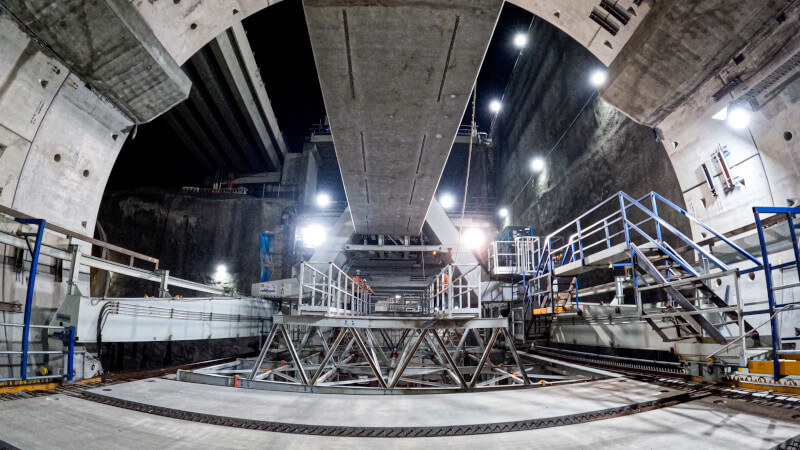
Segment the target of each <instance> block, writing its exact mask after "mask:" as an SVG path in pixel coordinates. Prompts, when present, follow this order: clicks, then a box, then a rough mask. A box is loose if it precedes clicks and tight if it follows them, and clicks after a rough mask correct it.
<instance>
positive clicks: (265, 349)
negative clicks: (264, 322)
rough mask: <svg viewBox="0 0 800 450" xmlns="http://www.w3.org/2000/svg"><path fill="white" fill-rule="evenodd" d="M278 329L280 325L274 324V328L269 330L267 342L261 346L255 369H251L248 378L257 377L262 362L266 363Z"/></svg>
mask: <svg viewBox="0 0 800 450" xmlns="http://www.w3.org/2000/svg"><path fill="white" fill-rule="evenodd" d="M277 331H278V325H272V328H271V329H270V330H269V336H268V337H267V340H266V342H264V346H263V347H261V353H259V355H258V358H257V359H256V364H255V365H254V366H253V370H252V371H250V375H249V376H248V377H247V379H248V380H252V379H254V378H255V376H256V374H257V373H258V369H260V368H261V364H263V363H264V358H265V357H266V356H267V352H269V348H270V347H271V346H272V340H273V339H275V333H276V332H277Z"/></svg>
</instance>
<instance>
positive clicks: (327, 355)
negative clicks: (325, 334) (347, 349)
mask: <svg viewBox="0 0 800 450" xmlns="http://www.w3.org/2000/svg"><path fill="white" fill-rule="evenodd" d="M346 334H347V328H342V329H341V330H340V331H339V334H338V335H336V339H335V340H334V341H333V344H332V345H331V348H330V349H329V350H328V351H327V352H326V353H325V357H324V358H322V361H321V362H320V363H319V367H318V368H317V371H316V372H315V373H314V376H313V377H311V381H310V382H309V384H310V385H312V386H313V385H314V383H316V382H317V379H319V376H320V375H322V371H323V370H325V365H326V364H328V361H330V359H331V358H332V357H333V353H334V352H335V351H336V349H337V348H339V344H341V342H342V339H344V337H345V335H346Z"/></svg>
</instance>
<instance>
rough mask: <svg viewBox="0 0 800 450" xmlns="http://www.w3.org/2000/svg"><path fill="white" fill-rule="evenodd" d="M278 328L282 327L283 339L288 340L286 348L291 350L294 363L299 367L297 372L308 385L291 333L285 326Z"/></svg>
mask: <svg viewBox="0 0 800 450" xmlns="http://www.w3.org/2000/svg"><path fill="white" fill-rule="evenodd" d="M278 327H280V331H281V334H283V339H284V340H286V346H287V347H288V348H289V354H290V355H292V360H293V361H294V363H295V365H297V371H298V372H300V379H301V380H302V381H303V384H305V385H308V377H307V376H306V371H305V370H304V369H303V363H302V362H300V358H299V357H298V356H297V351H296V350H295V348H294V343H292V340H291V339H290V336H289V333H288V332H287V331H286V327H285V326H284V325H283V324H279V325H278Z"/></svg>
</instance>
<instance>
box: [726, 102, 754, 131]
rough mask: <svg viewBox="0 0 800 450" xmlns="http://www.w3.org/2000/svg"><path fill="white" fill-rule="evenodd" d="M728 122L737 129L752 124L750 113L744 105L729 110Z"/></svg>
mask: <svg viewBox="0 0 800 450" xmlns="http://www.w3.org/2000/svg"><path fill="white" fill-rule="evenodd" d="M728 124H729V125H730V126H731V128H734V129H736V130H743V129H745V128H747V125H749V124H750V113H748V112H747V111H745V109H744V108H742V107H736V108H733V109H730V110H728Z"/></svg>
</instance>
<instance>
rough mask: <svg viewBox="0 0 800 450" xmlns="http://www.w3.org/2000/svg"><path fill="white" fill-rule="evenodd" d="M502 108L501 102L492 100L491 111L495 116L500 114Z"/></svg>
mask: <svg viewBox="0 0 800 450" xmlns="http://www.w3.org/2000/svg"><path fill="white" fill-rule="evenodd" d="M500 106H502V105H501V104H500V100H492V102H491V103H489V109H490V110H491V111H492V112H493V113H495V114H497V113H499V112H500Z"/></svg>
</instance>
